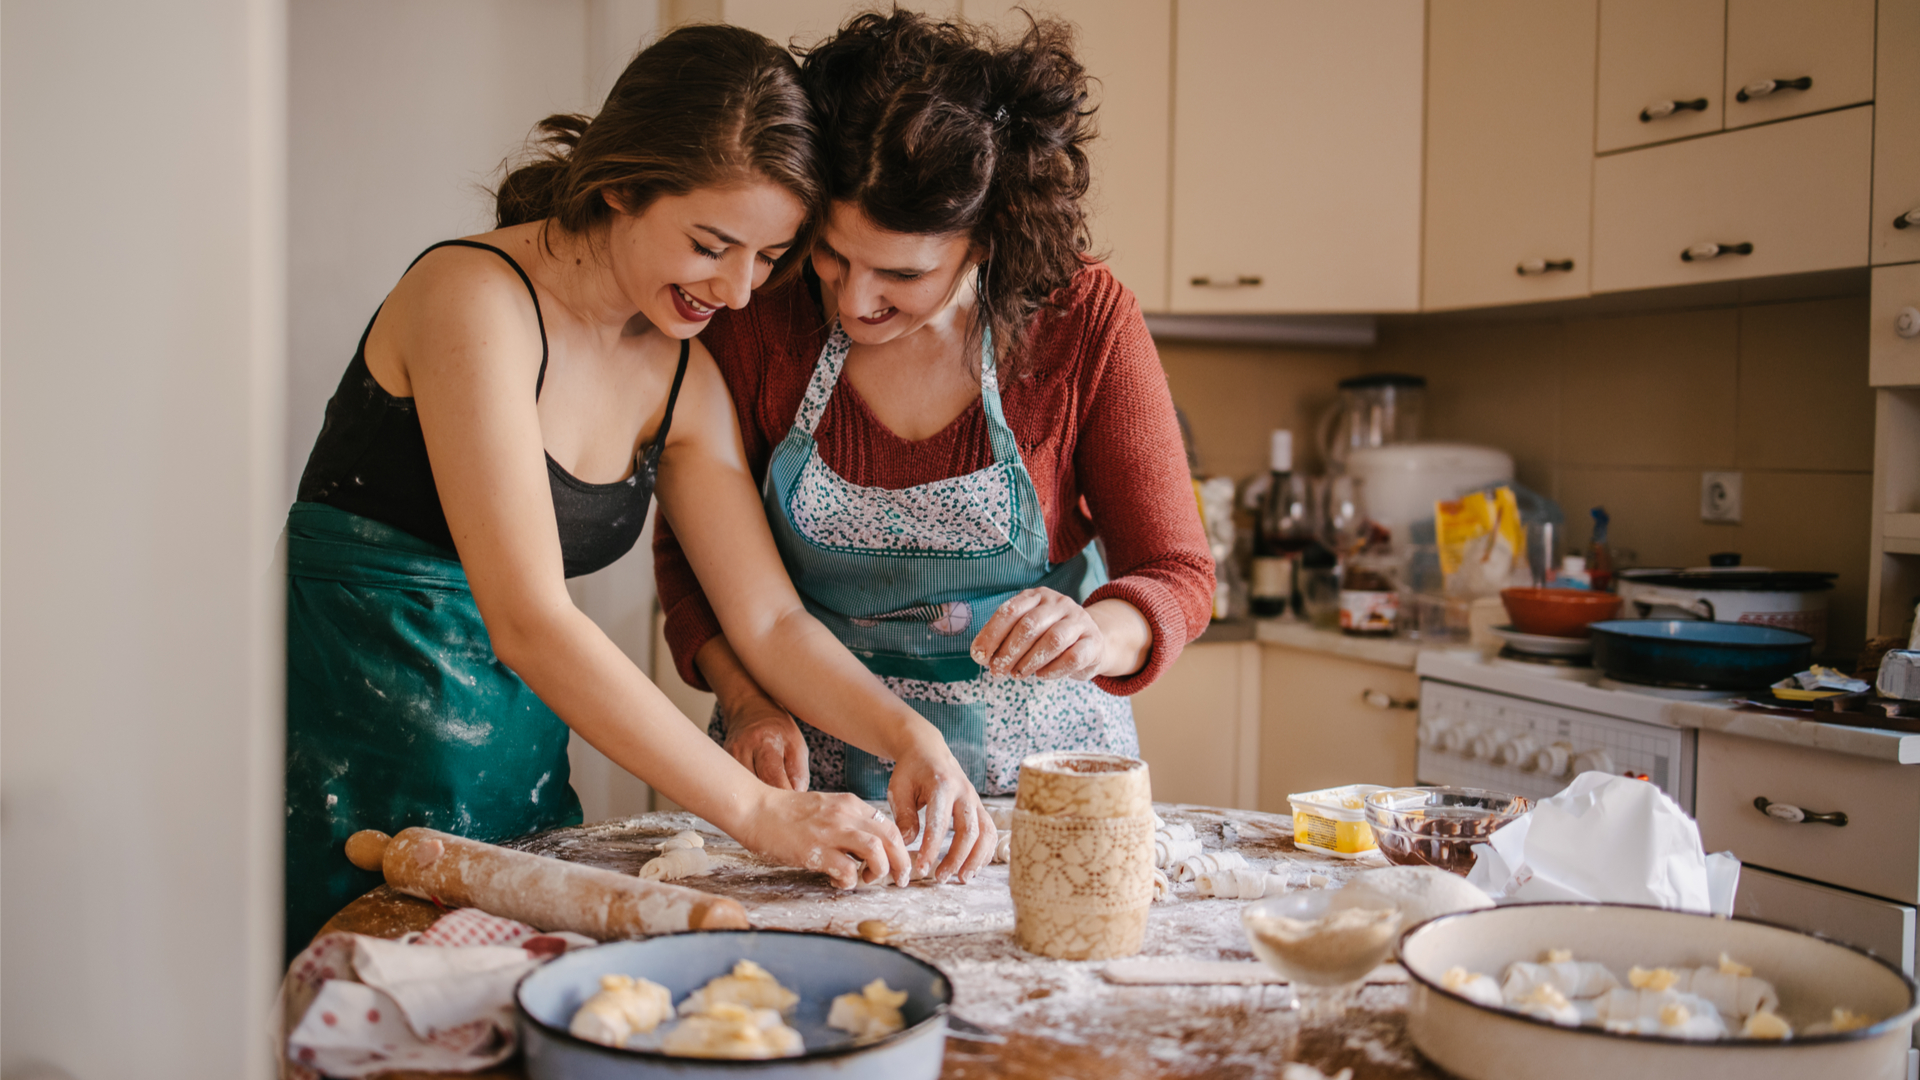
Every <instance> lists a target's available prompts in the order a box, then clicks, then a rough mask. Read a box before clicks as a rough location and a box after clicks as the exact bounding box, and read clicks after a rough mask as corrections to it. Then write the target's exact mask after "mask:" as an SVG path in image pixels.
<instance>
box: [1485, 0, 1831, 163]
mask: <svg viewBox="0 0 1920 1080" xmlns="http://www.w3.org/2000/svg"><path fill="white" fill-rule="evenodd" d="M1810 6H1813V5H1812V4H1811V3H1810ZM1726 18H1727V12H1726V0H1600V81H1599V90H1598V95H1599V100H1598V102H1597V110H1596V112H1595V120H1594V149H1595V150H1597V151H1599V152H1600V153H1606V152H1607V151H1609V150H1621V149H1625V148H1626V147H1629V146H1644V145H1646V144H1648V143H1656V142H1664V141H1666V140H1668V139H1678V138H1682V137H1684V136H1687V135H1704V134H1706V133H1707V132H1710V131H1719V130H1720V124H1721V117H1722V116H1723V115H1724V114H1723V112H1722V106H1723V105H1724V101H1723V100H1722V98H1721V88H1722V86H1723V85H1724V83H1725V82H1726V74H1725V70H1726V65H1725V61H1726ZM1516 89H1521V88H1516Z"/></svg>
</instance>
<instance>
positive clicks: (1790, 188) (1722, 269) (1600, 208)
mask: <svg viewBox="0 0 1920 1080" xmlns="http://www.w3.org/2000/svg"><path fill="white" fill-rule="evenodd" d="M1872 171H1873V109H1872V107H1871V106H1862V107H1860V108H1857V109H1846V110H1843V111H1841V112H1835V113H1827V114H1825V115H1822V116H1810V117H1806V118H1804V119H1800V120H1792V121H1788V122H1787V123H1783V124H1769V125H1766V126H1764V127H1757V128H1748V129H1746V130H1744V131H1730V132H1727V133H1726V134H1723V135H1714V136H1710V137H1708V138H1705V139H1693V140H1690V141H1688V142H1680V143H1674V144H1671V145H1668V146H1655V147H1650V148H1648V149H1645V150H1635V151H1633V152H1631V153H1626V154H1615V155H1613V156H1611V157H1604V158H1600V159H1599V160H1597V161H1595V162H1594V166H1593V202H1594V210H1593V291H1594V292H1617V291H1620V290H1624V289H1647V288H1655V287H1659V286H1665V285H1687V284H1694V283H1697V282H1705V281H1726V280H1730V279H1735V278H1751V277H1767V276H1771V275H1774V274H1794V273H1803V272H1806V271H1811V270H1836V269H1840V268H1842V267H1848V266H1862V265H1865V263H1866V261H1867V228H1868V209H1869V198H1870V195H1871V191H1870V188H1871V181H1872ZM1703 243H1717V244H1721V245H1726V246H1732V245H1737V244H1751V245H1753V247H1752V250H1751V253H1749V254H1744V255H1742V254H1731V253H1729V254H1722V255H1720V256H1718V257H1717V258H1710V259H1699V258H1695V259H1693V260H1688V259H1685V258H1683V257H1682V253H1683V252H1686V251H1688V249H1690V248H1692V247H1694V246H1695V245H1697V244H1703Z"/></svg>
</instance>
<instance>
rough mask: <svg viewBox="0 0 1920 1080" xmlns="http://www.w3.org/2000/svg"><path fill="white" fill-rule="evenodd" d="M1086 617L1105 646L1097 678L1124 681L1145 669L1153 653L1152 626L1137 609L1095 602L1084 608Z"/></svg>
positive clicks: (1119, 602) (1114, 602)
mask: <svg viewBox="0 0 1920 1080" xmlns="http://www.w3.org/2000/svg"><path fill="white" fill-rule="evenodd" d="M1087 614H1088V615H1089V616H1091V617H1092V618H1093V621H1094V623H1095V624H1097V625H1098V626H1099V627H1100V633H1101V636H1102V638H1103V639H1104V640H1105V643H1106V647H1105V649H1104V650H1103V652H1102V655H1101V658H1100V672H1099V673H1100V674H1102V675H1105V676H1107V677H1108V678H1110V679H1119V678H1125V677H1126V676H1128V675H1131V674H1133V673H1134V672H1136V671H1139V670H1140V669H1141V668H1143V667H1145V666H1146V664H1147V657H1148V656H1149V655H1151V654H1152V652H1153V626H1152V624H1150V623H1148V622H1147V617H1146V616H1145V615H1142V614H1140V609H1139V608H1136V607H1134V606H1133V605H1132V604H1129V603H1127V602H1126V601H1125V600H1114V599H1107V600H1096V601H1095V602H1093V603H1091V604H1088V605H1087Z"/></svg>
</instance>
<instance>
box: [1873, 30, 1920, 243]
mask: <svg viewBox="0 0 1920 1080" xmlns="http://www.w3.org/2000/svg"><path fill="white" fill-rule="evenodd" d="M1879 50H1880V62H1879V64H1878V65H1876V67H1875V75H1874V78H1875V82H1876V85H1875V87H1874V98H1873V261H1874V262H1875V263H1898V262H1914V261H1916V260H1920V59H1917V58H1920V0H1880V34H1879Z"/></svg>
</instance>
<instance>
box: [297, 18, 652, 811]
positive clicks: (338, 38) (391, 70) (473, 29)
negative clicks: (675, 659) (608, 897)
mask: <svg viewBox="0 0 1920 1080" xmlns="http://www.w3.org/2000/svg"><path fill="white" fill-rule="evenodd" d="M659 20H660V12H659V4H658V3H657V0H541V2H538V3H531V2H528V0H293V3H292V10H291V25H290V27H289V37H290V42H291V85H290V90H289V96H290V102H289V116H290V127H289V138H290V141H291V146H290V153H289V159H290V164H291V180H290V185H289V190H290V206H289V211H288V213H289V256H290V271H289V275H290V281H289V285H290V303H289V320H288V321H289V340H288V356H289V362H290V374H289V380H288V382H289V385H288V412H287V425H286V430H287V435H286V450H285V455H284V460H285V470H286V483H287V485H288V490H289V491H291V490H292V489H293V487H294V486H295V485H296V484H297V482H298V480H299V476H300V470H301V469H302V468H303V467H304V466H305V465H306V460H307V453H308V451H310V450H311V449H312V447H313V440H314V436H315V435H317V434H318V433H319V430H320V423H321V419H322V417H323V414H324V412H325V408H326V402H327V399H328V398H329V397H330V396H332V394H333V390H334V387H335V385H336V384H337V383H338V382H339V379H340V373H341V372H342V371H343V370H345V368H346V366H347V362H348V361H349V360H351V359H352V357H353V350H354V346H355V345H356V343H357V342H358V341H359V338H360V334H361V332H362V331H363V330H364V329H365V328H366V325H367V321H368V320H369V319H370V318H371V317H372V315H373V313H374V310H375V308H377V307H378V306H379V304H380V301H381V299H382V298H383V297H384V296H385V295H386V293H387V291H388V290H389V289H391V288H392V287H393V284H394V282H395V281H397V280H398V279H399V277H400V275H401V274H402V273H403V272H404V271H405V270H406V267H407V264H408V263H409V262H411V261H412V259H413V258H414V256H416V255H418V254H419V253H420V251H421V250H422V249H424V248H425V247H427V246H428V245H429V244H432V243H434V242H435V241H437V240H444V239H448V238H450V237H456V236H464V235H469V234H472V233H477V232H485V231H487V230H488V229H490V228H492V227H493V199H492V195H491V194H490V189H491V188H492V186H493V185H494V184H495V183H496V182H497V181H498V179H499V176H500V166H501V163H502V161H503V160H505V159H507V158H509V157H512V156H514V155H516V154H518V153H519V152H520V151H521V150H522V149H523V148H524V147H525V143H526V138H527V135H528V133H529V132H530V131H531V130H532V128H533V125H534V124H535V123H537V122H539V120H540V119H541V118H543V117H545V116H547V115H549V114H551V113H556V112H583V113H588V114H591V113H592V112H593V111H594V110H595V109H597V108H598V107H599V104H600V102H601V101H602V100H603V99H604V98H605V97H606V94H607V91H608V89H610V88H611V87H612V85H613V81H614V79H615V78H616V77H618V75H619V74H620V71H621V70H622V69H623V68H624V67H625V66H626V64H627V61H628V60H630V59H632V57H633V54H634V53H635V52H637V51H638V50H639V47H640V45H641V44H642V41H643V40H651V38H652V37H653V36H654V34H655V33H656V28H657V27H658V25H659ZM651 539H652V533H651V530H649V532H648V533H647V534H646V535H645V536H643V537H642V539H641V542H640V544H639V545H637V546H636V547H635V549H634V551H633V553H632V554H630V555H629V556H627V557H626V558H625V559H622V560H621V561H620V562H618V563H616V564H614V565H613V566H611V567H609V568H607V569H606V570H603V571H601V572H600V573H598V574H594V575H592V576H590V577H586V578H580V579H576V580H575V581H574V582H572V583H571V586H570V588H571V591H572V593H573V596H574V600H575V602H576V603H577V604H579V605H580V608H581V610H582V611H585V612H586V613H587V614H588V615H589V616H590V617H592V618H593V619H594V620H595V621H596V622H598V623H599V624H600V625H601V627H603V628H604V629H605V630H606V631H607V633H608V635H609V636H610V637H612V638H613V640H614V642H615V643H616V644H618V645H620V646H621V648H623V649H625V650H626V652H627V654H628V655H629V656H631V657H633V658H634V660H635V661H636V662H637V663H639V664H640V665H641V668H642V670H648V669H649V667H650V665H649V654H650V652H651V639H650V634H649V624H648V618H649V615H650V613H651V611H652V608H653V568H652V558H651V555H650V546H651ZM571 757H572V759H573V770H574V787H575V789H576V790H577V791H578V792H579V794H580V798H581V802H582V805H583V807H584V809H585V812H586V816H587V820H589V821H594V820H599V819H601V818H605V817H611V816H615V815H618V814H625V813H638V812H641V811H644V810H645V809H646V799H647V790H646V786H645V785H644V784H641V783H640V782H639V781H638V780H636V779H634V778H633V777H632V776H630V775H629V774H627V773H626V772H625V771H624V770H621V769H619V768H618V767H616V766H614V765H613V764H612V763H611V762H609V761H607V759H606V758H604V757H603V756H601V755H600V754H599V753H598V752H597V751H595V750H594V749H593V748H592V747H590V746H587V745H586V744H585V743H584V742H583V741H581V740H580V739H579V738H577V737H576V738H575V739H574V740H573V746H572V752H571Z"/></svg>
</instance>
